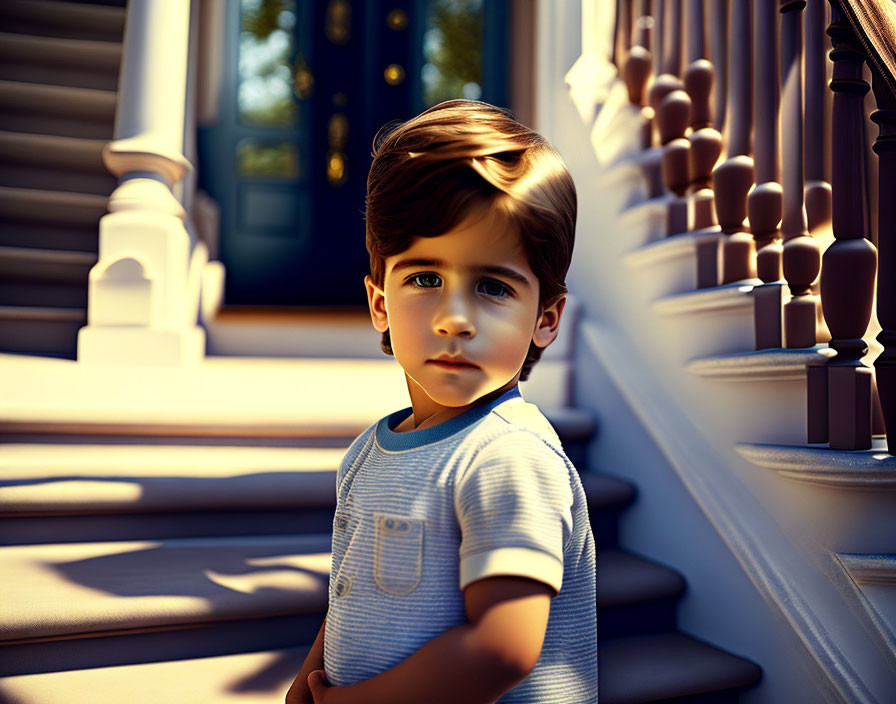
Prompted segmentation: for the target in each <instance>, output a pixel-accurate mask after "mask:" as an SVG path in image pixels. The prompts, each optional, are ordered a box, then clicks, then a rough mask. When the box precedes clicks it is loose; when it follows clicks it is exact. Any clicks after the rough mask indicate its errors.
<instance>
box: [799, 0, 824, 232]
mask: <svg viewBox="0 0 896 704" xmlns="http://www.w3.org/2000/svg"><path fill="white" fill-rule="evenodd" d="M803 15H804V16H803V22H804V28H805V35H806V47H805V56H804V59H803V62H804V65H805V67H806V76H805V79H806V88H805V91H806V93H805V95H806V134H805V150H804V156H803V159H804V163H805V167H806V218H807V223H808V227H809V232H814V231H815V229H816V228H818V227H821V226H823V225H826V224H828V223H829V222H830V221H831V184H830V183H828V181H827V178H826V176H825V163H824V160H825V155H826V154H828V150H829V149H830V148H831V147H830V143H829V142H828V141H827V140H826V139H825V136H826V135H830V125H831V119H830V117H831V116H830V110H829V109H828V99H827V82H828V79H827V66H826V62H827V57H826V56H825V51H824V47H825V36H824V24H825V0H808V2H807V3H806V11H805V12H804V13H803Z"/></svg>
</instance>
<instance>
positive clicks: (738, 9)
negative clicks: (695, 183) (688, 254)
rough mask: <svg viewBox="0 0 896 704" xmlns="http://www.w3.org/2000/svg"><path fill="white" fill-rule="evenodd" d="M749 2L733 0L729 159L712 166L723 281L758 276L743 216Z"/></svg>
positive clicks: (747, 170)
mask: <svg viewBox="0 0 896 704" xmlns="http://www.w3.org/2000/svg"><path fill="white" fill-rule="evenodd" d="M763 1H765V0H763ZM751 6H752V3H751V0H732V5H731V21H730V32H729V33H730V37H731V41H730V43H729V51H730V53H729V55H728V72H729V75H728V106H727V107H726V112H727V113H728V121H727V135H726V139H725V143H726V146H727V159H726V160H725V161H724V162H723V163H722V164H720V165H719V166H717V167H716V168H715V170H713V172H712V186H713V188H712V189H713V192H714V193H715V205H716V218H717V219H718V222H719V225H720V226H721V228H722V232H723V233H724V234H725V238H724V241H723V244H722V258H723V269H722V283H731V282H734V281H741V280H743V279H750V278H753V276H755V274H754V259H755V247H754V244H753V238H752V237H751V236H750V235H749V234H748V233H747V232H746V230H745V227H744V219H745V218H746V216H747V192H748V191H749V190H750V187H751V186H752V185H753V159H751V158H750V132H751V130H752V125H751V124H750V122H751V113H752V90H751V86H750V80H751V75H752V73H751V72H752V57H751V55H750V53H751V52H750V37H751V32H750V28H751V25H752V22H751V21H750V9H751Z"/></svg>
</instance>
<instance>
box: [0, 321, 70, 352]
mask: <svg viewBox="0 0 896 704" xmlns="http://www.w3.org/2000/svg"><path fill="white" fill-rule="evenodd" d="M86 324H87V320H86V319H85V320H83V321H81V322H77V321H68V320H66V321H43V320H3V321H2V324H0V351H2V352H13V353H26V354H51V355H53V356H59V357H62V358H65V359H75V357H76V355H77V348H78V330H80V329H81V327H83V326H84V325H86Z"/></svg>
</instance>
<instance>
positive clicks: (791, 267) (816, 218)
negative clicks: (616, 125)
mask: <svg viewBox="0 0 896 704" xmlns="http://www.w3.org/2000/svg"><path fill="white" fill-rule="evenodd" d="M828 3H829V5H828ZM828 3H826V2H825V0H779V1H778V2H774V1H773V0H653V2H651V0H617V14H616V16H617V27H616V42H615V47H614V57H615V61H616V64H617V66H618V67H619V71H620V75H621V76H622V77H623V79H624V80H625V82H626V85H627V87H628V93H629V98H630V100H631V101H632V102H633V103H634V104H636V105H642V106H644V107H643V108H642V110H641V116H642V120H643V124H644V130H643V135H644V138H643V146H644V148H645V149H657V148H661V149H662V158H661V161H660V163H661V168H662V183H663V184H664V186H665V189H666V191H667V192H668V193H670V194H672V198H671V199H670V202H669V211H668V218H667V222H668V228H667V229H668V235H670V236H674V235H678V234H681V233H686V232H690V233H694V232H709V231H718V230H720V231H721V235H720V236H719V237H717V238H716V239H714V240H712V239H711V240H709V241H710V242H711V243H712V247H713V249H712V251H710V252H709V253H707V252H706V251H705V249H704V251H702V252H701V250H700V246H701V245H698V257H697V267H698V270H697V282H698V286H700V287H712V286H717V285H719V284H728V283H734V282H749V283H752V284H753V285H754V288H753V296H754V305H755V317H756V348H757V349H768V348H782V347H786V348H809V347H814V346H816V344H817V343H822V344H827V345H828V346H829V347H830V348H831V349H833V350H834V351H835V352H836V355H834V356H832V357H831V358H830V361H829V362H827V363H826V364H824V365H820V366H814V367H810V368H809V369H808V373H807V380H808V396H809V398H808V432H807V441H808V442H811V443H829V444H830V447H831V448H832V449H841V450H860V449H868V448H870V447H871V446H872V435H873V434H878V433H880V434H882V433H883V432H884V427H886V428H887V429H888V431H889V432H888V434H887V442H888V447H889V452H890V453H891V454H896V5H894V4H893V3H892V2H891V1H890V0H828ZM826 25H827V27H826V34H827V35H828V37H829V38H830V39H829V40H827V39H826V38H825V36H824V35H825V26H826ZM751 33H752V36H751ZM707 39H709V41H707ZM826 50H830V51H829V53H828V54H827V57H826V56H825V52H826ZM683 55H684V56H685V57H686V59H685V61H683V60H682V57H683ZM828 60H829V61H830V62H831V63H832V65H831V64H828ZM866 65H867V67H868V69H869V70H870V74H871V76H872V84H871V86H869V84H868V83H867V81H866V80H865V78H864V77H863V76H864V73H863V71H864V66H866ZM804 67H805V69H804ZM829 68H830V69H832V71H831V73H832V76H833V77H832V79H831V80H830V83H829V87H830V91H831V92H832V93H833V99H832V100H831V99H830V97H831V96H830V93H829V92H828V91H827V87H828V70H829ZM869 88H872V89H873V95H874V98H875V100H876V103H877V110H876V111H875V112H873V114H871V116H870V119H871V120H872V121H873V122H874V123H876V124H877V125H878V128H879V133H878V136H877V139H876V141H875V142H874V146H873V151H874V154H876V156H875V155H874V154H869V153H868V150H867V148H866V140H865V134H866V113H865V102H864V98H865V94H866V93H868V91H869ZM645 103H646V105H645ZM831 103H832V106H833V107H832V115H831V116H830V119H829V117H828V115H829V114H830V110H829V105H830V104H831ZM828 155H829V157H830V158H826V157H827V156H828ZM874 158H876V159H878V170H877V171H878V177H879V187H878V188H877V189H872V188H870V185H871V184H870V183H869V176H868V174H869V173H871V172H872V170H870V169H868V168H867V167H868V165H869V163H870V162H869V161H868V160H870V159H874ZM717 162H718V163H717ZM828 174H829V175H828ZM875 193H878V194H879V198H877V199H875V198H874V197H873V196H874V195H875ZM652 195H653V196H657V195H662V194H660V193H652ZM875 200H876V201H877V202H873V201H875ZM869 204H871V206H872V207H876V208H878V218H877V222H878V227H877V229H878V232H877V246H875V244H873V242H872V234H871V218H870V217H869V214H870V210H869ZM716 223H717V224H718V225H716ZM823 230H829V231H830V230H832V233H833V237H834V241H833V243H831V244H830V246H828V247H827V249H826V250H825V251H824V256H823V257H822V253H821V248H820V246H819V243H818V242H817V241H816V239H815V238H814V237H813V233H818V232H821V231H823ZM705 242H706V240H704V243H703V244H704V245H705ZM717 248H721V251H720V252H719V251H718V249H717ZM717 261H719V262H721V265H720V268H719V267H718V265H717ZM757 277H758V278H757ZM875 278H876V280H877V311H876V313H877V319H878V321H879V323H880V325H881V327H882V329H883V331H882V332H881V333H880V335H878V338H877V339H878V340H879V341H880V343H881V344H882V345H883V348H884V349H883V352H882V353H881V354H880V355H879V356H878V357H877V359H876V360H875V361H874V366H873V368H872V367H868V366H866V365H865V364H864V363H863V361H862V358H863V357H865V355H866V354H867V353H868V346H867V343H866V341H865V340H864V339H863V337H864V336H865V335H866V332H867V330H868V325H869V322H870V320H871V313H872V305H873V300H874V285H875ZM784 286H786V287H787V289H788V290H789V294H790V297H789V300H788V301H787V302H786V303H783V300H784V298H785V296H784V293H785V291H784ZM819 292H820V296H819V295H818V294H819ZM818 306H820V307H821V312H822V313H823V319H824V322H825V323H826V325H827V329H825V325H823V324H822V325H819V324H818V322H819V318H820V316H819V315H818Z"/></svg>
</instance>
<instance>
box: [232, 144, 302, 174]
mask: <svg viewBox="0 0 896 704" xmlns="http://www.w3.org/2000/svg"><path fill="white" fill-rule="evenodd" d="M236 163H237V169H238V170H239V172H240V174H242V175H243V176H262V177H265V178H289V179H297V178H298V177H299V150H298V149H297V148H296V145H295V144H292V143H291V142H279V143H272V142H263V141H259V140H257V139H243V140H240V143H239V144H238V145H237V147H236Z"/></svg>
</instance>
